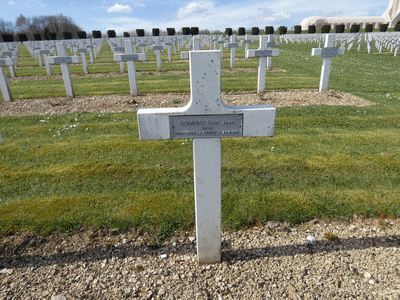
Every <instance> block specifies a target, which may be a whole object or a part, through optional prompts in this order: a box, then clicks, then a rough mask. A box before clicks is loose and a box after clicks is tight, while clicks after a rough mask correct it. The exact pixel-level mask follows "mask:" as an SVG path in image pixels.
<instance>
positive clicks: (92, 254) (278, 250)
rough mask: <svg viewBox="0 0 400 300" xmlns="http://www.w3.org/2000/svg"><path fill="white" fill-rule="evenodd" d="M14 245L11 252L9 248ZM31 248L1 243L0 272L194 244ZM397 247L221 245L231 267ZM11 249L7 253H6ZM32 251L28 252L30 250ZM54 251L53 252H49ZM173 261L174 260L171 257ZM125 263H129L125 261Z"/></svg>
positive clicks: (373, 242) (391, 242)
mask: <svg viewBox="0 0 400 300" xmlns="http://www.w3.org/2000/svg"><path fill="white" fill-rule="evenodd" d="M13 246H14V248H13V249H11V248H12V247H13ZM30 247H32V248H33V249H34V246H29V245H27V244H25V245H11V243H7V242H5V243H3V244H2V245H1V246H0V253H1V254H0V269H3V268H7V269H10V268H28V267H34V268H40V267H45V266H54V265H63V264H71V263H79V262H94V261H99V260H105V259H111V258H113V257H116V258H119V259H124V258H135V257H142V256H146V257H149V256H150V257H151V256H153V259H160V257H159V256H160V255H161V254H168V256H169V257H170V256H171V255H173V254H174V255H182V256H183V255H194V254H195V253H196V243H195V242H189V241H187V242H183V243H178V245H177V246H175V247H173V246H172V245H163V246H162V247H160V248H158V249H150V248H149V246H148V245H145V244H143V245H140V246H135V245H132V244H129V243H128V244H125V245H119V246H117V247H116V246H115V245H112V246H110V245H108V246H107V245H106V246H93V247H91V246H88V247H85V248H84V249H82V250H77V251H64V252H60V253H54V251H53V253H51V254H48V255H46V254H45V253H36V254H33V253H32V254H26V253H27V252H29V250H30V249H29V248H30ZM391 247H395V248H400V235H388V236H379V237H365V238H348V239H340V240H338V241H336V242H331V241H327V240H322V241H317V242H316V243H315V244H312V245H307V244H305V243H303V244H290V245H283V246H273V247H268V246H267V247H262V248H251V249H235V250H233V249H230V244H229V241H223V242H222V261H223V262H224V261H225V262H227V263H228V264H233V263H235V262H237V261H249V260H255V259H262V258H265V257H268V258H275V257H285V256H294V255H313V254H318V253H326V254H328V253H333V252H337V253H340V252H342V255H345V256H350V255H351V254H349V253H346V251H351V250H367V249H371V248H381V249H382V248H391ZM10 249H11V250H10ZM33 249H32V250H33ZM53 250H54V249H53ZM174 259H176V258H174ZM128 263H129V262H128Z"/></svg>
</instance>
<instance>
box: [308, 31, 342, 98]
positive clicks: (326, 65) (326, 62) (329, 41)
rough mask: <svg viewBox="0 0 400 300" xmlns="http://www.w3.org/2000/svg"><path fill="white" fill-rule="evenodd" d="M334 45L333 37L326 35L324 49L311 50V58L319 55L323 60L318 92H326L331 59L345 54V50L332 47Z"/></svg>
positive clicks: (332, 35)
mask: <svg viewBox="0 0 400 300" xmlns="http://www.w3.org/2000/svg"><path fill="white" fill-rule="evenodd" d="M334 43H335V35H334V34H327V35H326V37H325V47H324V48H313V49H312V54H311V55H313V56H316V55H319V56H321V57H322V58H323V62H322V69H321V79H320V83H319V91H320V92H322V91H326V90H327V89H328V84H329V74H330V72H331V64H332V57H335V56H337V55H343V54H344V53H345V48H344V47H341V48H338V47H333V45H334Z"/></svg>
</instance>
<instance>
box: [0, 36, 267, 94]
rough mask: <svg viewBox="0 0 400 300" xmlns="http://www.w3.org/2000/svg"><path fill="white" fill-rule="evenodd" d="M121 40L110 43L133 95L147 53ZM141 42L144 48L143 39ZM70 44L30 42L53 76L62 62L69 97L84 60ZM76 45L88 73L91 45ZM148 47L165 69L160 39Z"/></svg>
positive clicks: (72, 92) (232, 45)
mask: <svg viewBox="0 0 400 300" xmlns="http://www.w3.org/2000/svg"><path fill="white" fill-rule="evenodd" d="M194 40H195V39H194ZM121 41H122V40H121V39H117V40H111V41H109V43H110V46H111V49H112V51H114V60H115V61H118V62H120V63H121V65H122V66H124V62H125V61H126V62H127V64H128V76H129V82H130V91H131V94H132V95H137V94H138V91H137V81H136V70H135V66H134V61H135V60H142V61H145V60H146V54H145V53H141V54H142V55H139V54H135V53H134V45H135V48H136V44H133V42H134V41H133V40H132V39H126V40H125V46H119V45H120V44H121ZM198 41H199V46H198V47H196V46H195V48H194V49H197V48H198V49H200V39H198ZM231 41H233V42H234V38H232V39H231ZM142 42H143V41H142ZM181 42H182V43H185V42H186V39H181ZM151 43H154V45H151ZM163 43H164V45H165V44H166V45H167V46H168V44H167V43H168V41H163ZM138 44H139V47H140V42H139V43H138ZM149 44H150V45H149ZM202 44H203V45H206V44H208V42H207V41H206V42H205V43H204V42H203V43H202ZM39 45H40V46H41V47H40V48H41V49H40V50H35V46H39ZM67 45H68V43H67V44H66V43H65V42H62V43H56V47H57V52H58V56H51V54H54V53H55V52H56V51H54V49H53V47H54V43H52V42H51V43H48V42H43V43H38V42H35V43H32V44H30V45H28V48H29V47H30V50H31V53H34V54H35V55H36V58H37V59H38V60H40V62H41V56H42V55H43V58H44V61H45V65H46V69H47V70H48V74H49V75H51V68H50V65H52V64H59V65H60V67H61V71H62V76H63V80H64V86H65V91H66V95H67V96H68V97H75V92H74V88H73V84H72V80H71V72H70V68H69V64H71V63H75V64H76V63H80V59H79V56H77V55H73V56H68V54H67V50H66V48H67ZM74 45H76V43H74V41H72V42H71V43H69V48H70V49H71V51H72V52H74V53H80V54H81V58H82V63H83V66H84V70H85V73H86V74H88V68H87V62H86V55H85V52H86V51H87V48H85V45H84V43H83V41H80V40H79V41H78V48H77V49H76V51H74ZM209 45H211V44H209ZM237 46H239V44H237V43H231V44H227V45H226V47H231V48H232V49H233V50H232V53H234V52H233V51H234V50H235V48H236V47H237ZM146 47H149V48H152V49H153V50H154V52H155V55H156V57H157V65H158V69H159V70H161V56H160V50H161V49H163V46H161V45H160V40H159V38H158V37H156V38H153V39H151V40H148V41H147V44H146ZM178 47H180V46H178ZM189 48H190V47H189ZM123 51H125V54H123ZM38 57H39V58H40V59H39V58H38ZM232 61H234V54H233V55H232V56H231V63H232ZM6 63H7V64H10V61H4V63H3V64H4V65H6ZM121 72H124V69H122V68H121ZM264 73H265V72H264ZM4 78H5V77H4ZM264 78H265V75H264ZM2 81H3V82H4V88H3V89H4V91H5V92H4V93H5V96H4V99H6V101H11V100H12V97H11V93H10V89H9V86H8V82H7V80H6V78H5V79H4V80H2ZM264 81H265V80H264Z"/></svg>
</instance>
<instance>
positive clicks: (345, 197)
mask: <svg viewBox="0 0 400 300" xmlns="http://www.w3.org/2000/svg"><path fill="white" fill-rule="evenodd" d="M315 46H317V45H306V44H296V45H286V44H282V45H281V46H280V56H279V57H274V58H273V66H275V67H278V68H281V69H283V70H285V72H274V73H267V80H266V86H267V88H269V89H282V90H284V89H309V88H315V89H316V88H318V85H319V75H320V71H321V63H322V59H321V58H318V57H311V48H312V47H315ZM106 50H107V47H106V45H105V47H104V48H103V50H102V52H100V55H99V58H98V59H99V60H102V61H103V62H104V63H103V64H99V65H94V66H93V68H95V70H96V72H104V73H108V72H114V71H117V72H118V70H119V65H118V64H116V63H113V62H112V61H111V60H110V59H112V57H111V52H107V51H106ZM362 51H364V52H358V51H356V50H351V51H350V52H346V54H345V55H344V56H339V57H336V58H334V59H333V62H332V73H331V80H330V88H332V89H336V90H341V91H344V92H346V93H350V94H353V95H357V96H359V97H362V98H364V99H366V100H368V101H372V102H376V103H378V105H375V106H370V107H349V106H347V107H346V106H340V107H339V106H336V107H334V106H324V105H319V106H309V107H284V108H278V109H277V116H276V124H275V136H274V137H272V138H232V139H224V140H223V141H222V223H223V226H224V228H230V229H232V228H233V229H235V228H241V227H246V226H249V225H252V224H256V223H265V222H267V221H269V220H278V221H288V222H291V223H299V222H304V221H307V220H310V219H312V218H316V217H326V218H336V217H351V216H352V215H353V214H354V213H356V214H362V215H365V216H371V217H382V216H384V217H388V216H389V217H399V215H400V201H399V200H400V175H399V174H400V146H399V141H400V125H399V124H400V117H399V116H400V87H399V85H398V80H397V77H398V76H397V74H398V64H397V58H396V57H393V56H392V55H391V54H389V53H382V54H377V53H371V54H367V53H365V49H364V50H362ZM239 53H240V52H239ZM240 55H241V54H240ZM224 56H227V57H229V53H228V52H227V53H225V54H224ZM107 60H110V61H107ZM33 65H34V64H33V63H32V67H31V68H27V70H29V72H31V71H32V70H34V69H37V70H39V69H40V68H38V67H33ZM164 65H165V66H166V67H165V68H169V67H170V70H179V69H181V70H185V69H186V68H187V66H188V62H181V61H179V62H171V63H170V62H165V63H164V62H163V68H164ZM257 65H258V60H257V59H250V60H248V61H245V60H239V61H237V62H236V66H237V67H255V66H257ZM136 66H137V70H140V69H141V70H143V71H151V69H152V68H153V67H154V70H155V66H156V64H155V62H148V63H137V64H136ZM222 66H223V68H229V62H228V61H224V62H223V63H222ZM80 67H81V66H79V65H76V66H73V67H72V68H71V69H72V70H73V72H80V70H79V68H80ZM75 68H76V69H75ZM90 68H91V66H89V69H90ZM42 69H44V68H42ZM22 70H23V69H21V71H18V70H17V73H18V72H22ZM164 70H165V69H164ZM26 72H27V74H28V71H26ZM73 83H74V87H75V92H76V94H77V95H98V94H128V93H129V85H128V77H127V76H124V77H108V78H79V79H75V78H74V79H73ZM221 85H222V90H223V91H240V90H255V89H256V85H257V72H256V70H254V72H250V73H247V72H223V73H222V79H221ZM10 86H11V89H12V93H13V95H14V97H15V98H36V97H46V96H63V95H65V91H64V86H63V81H62V80H48V81H45V80H35V81H23V80H20V81H18V82H10ZM138 88H139V92H140V93H149V92H160V93H164V92H188V91H189V88H190V87H189V74H187V73H185V74H177V75H172V74H163V73H162V74H161V75H157V76H151V75H143V76H138ZM0 129H1V134H2V136H3V142H2V143H0V166H1V172H0V198H1V201H0V232H1V233H2V234H4V233H7V232H12V231H15V230H21V229H29V230H32V231H38V232H48V231H53V230H61V231H70V230H76V229H78V228H81V227H85V226H91V227H94V228H101V227H116V228H120V229H122V230H124V229H128V228H138V227H141V228H144V229H146V230H147V229H148V230H153V229H152V228H157V232H158V233H159V234H160V235H168V234H171V233H173V232H174V230H175V229H177V228H187V227H190V226H193V224H194V196H193V161H192V141H191V140H171V141H140V140H139V139H138V129H137V119H136V113H128V112H124V113H104V114H103V113H101V114H100V113H74V114H63V115H53V116H28V117H2V118H1V119H0Z"/></svg>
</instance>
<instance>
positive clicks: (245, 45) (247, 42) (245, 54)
mask: <svg viewBox="0 0 400 300" xmlns="http://www.w3.org/2000/svg"><path fill="white" fill-rule="evenodd" d="M251 42H252V41H251V40H250V39H249V35H248V34H246V35H245V37H244V40H243V41H242V43H244V58H245V59H246V60H247V59H249V57H248V56H247V50H249V44H250V43H251Z"/></svg>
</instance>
